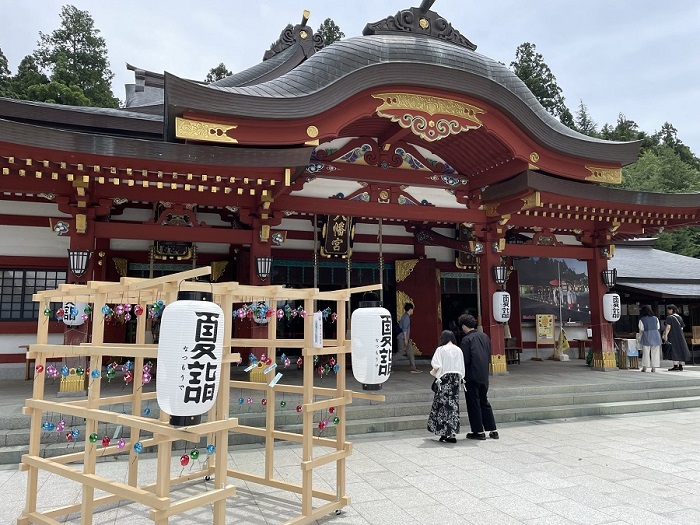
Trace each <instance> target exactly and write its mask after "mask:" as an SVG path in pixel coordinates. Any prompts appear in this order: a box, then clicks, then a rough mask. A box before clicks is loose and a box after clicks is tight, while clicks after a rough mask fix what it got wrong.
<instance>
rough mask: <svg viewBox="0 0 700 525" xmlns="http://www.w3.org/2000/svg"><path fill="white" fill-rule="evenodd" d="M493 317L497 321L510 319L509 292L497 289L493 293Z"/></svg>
mask: <svg viewBox="0 0 700 525" xmlns="http://www.w3.org/2000/svg"><path fill="white" fill-rule="evenodd" d="M493 318H494V320H495V321H496V322H497V323H507V322H508V321H509V320H510V294H509V293H508V292H504V291H499V292H495V293H494V294H493Z"/></svg>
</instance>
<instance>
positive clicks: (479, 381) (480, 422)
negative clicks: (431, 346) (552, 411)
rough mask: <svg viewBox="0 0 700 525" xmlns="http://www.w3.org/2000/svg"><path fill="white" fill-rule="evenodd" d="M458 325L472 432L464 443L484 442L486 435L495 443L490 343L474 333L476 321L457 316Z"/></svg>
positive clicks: (487, 339)
mask: <svg viewBox="0 0 700 525" xmlns="http://www.w3.org/2000/svg"><path fill="white" fill-rule="evenodd" d="M457 324H458V325H459V326H460V328H461V329H462V331H463V332H464V337H463V338H462V341H461V343H460V345H459V346H460V348H461V349H462V353H463V354H464V368H465V372H466V375H465V381H466V384H467V391H466V398H467V415H468V416H469V426H470V427H471V430H472V431H471V432H469V433H468V434H467V439H479V440H484V439H486V432H485V431H487V432H488V433H489V437H490V438H492V439H498V431H497V430H496V420H495V419H494V417H493V410H492V409H491V404H490V403H489V400H488V397H487V394H488V391H489V361H490V360H491V341H490V340H489V338H488V336H487V335H486V334H485V333H483V332H479V331H478V330H476V325H477V322H476V319H475V318H474V316H472V315H469V314H463V315H461V316H459V320H458V321H457Z"/></svg>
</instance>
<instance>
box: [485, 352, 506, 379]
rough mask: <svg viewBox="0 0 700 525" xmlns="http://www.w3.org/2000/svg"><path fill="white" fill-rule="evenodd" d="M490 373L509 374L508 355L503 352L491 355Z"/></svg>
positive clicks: (495, 374) (497, 374) (496, 374)
mask: <svg viewBox="0 0 700 525" xmlns="http://www.w3.org/2000/svg"><path fill="white" fill-rule="evenodd" d="M489 373H490V374H491V375H494V376H507V375H508V368H507V367H506V356H505V355H503V354H494V355H491V364H489Z"/></svg>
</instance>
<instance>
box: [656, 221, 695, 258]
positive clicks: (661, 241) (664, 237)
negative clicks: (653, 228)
mask: <svg viewBox="0 0 700 525" xmlns="http://www.w3.org/2000/svg"><path fill="white" fill-rule="evenodd" d="M654 247H655V248H658V249H659V250H664V251H667V252H673V253H677V254H679V255H685V256H687V257H696V258H700V228H699V227H697V226H691V227H688V228H681V229H680V230H672V231H669V232H662V233H660V234H659V236H658V240H657V241H656V245H655V246H654Z"/></svg>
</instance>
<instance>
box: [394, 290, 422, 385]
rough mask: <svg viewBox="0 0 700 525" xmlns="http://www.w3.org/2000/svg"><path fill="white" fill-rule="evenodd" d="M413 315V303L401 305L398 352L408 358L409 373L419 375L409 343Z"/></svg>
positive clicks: (411, 344)
mask: <svg viewBox="0 0 700 525" xmlns="http://www.w3.org/2000/svg"><path fill="white" fill-rule="evenodd" d="M412 315H413V303H406V304H404V305H403V315H402V316H401V319H400V320H399V327H400V328H401V333H400V334H399V352H402V351H403V352H404V353H405V354H406V357H408V364H409V365H411V373H413V374H420V373H421V370H418V368H416V356H415V355H413V343H411V316H412Z"/></svg>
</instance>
